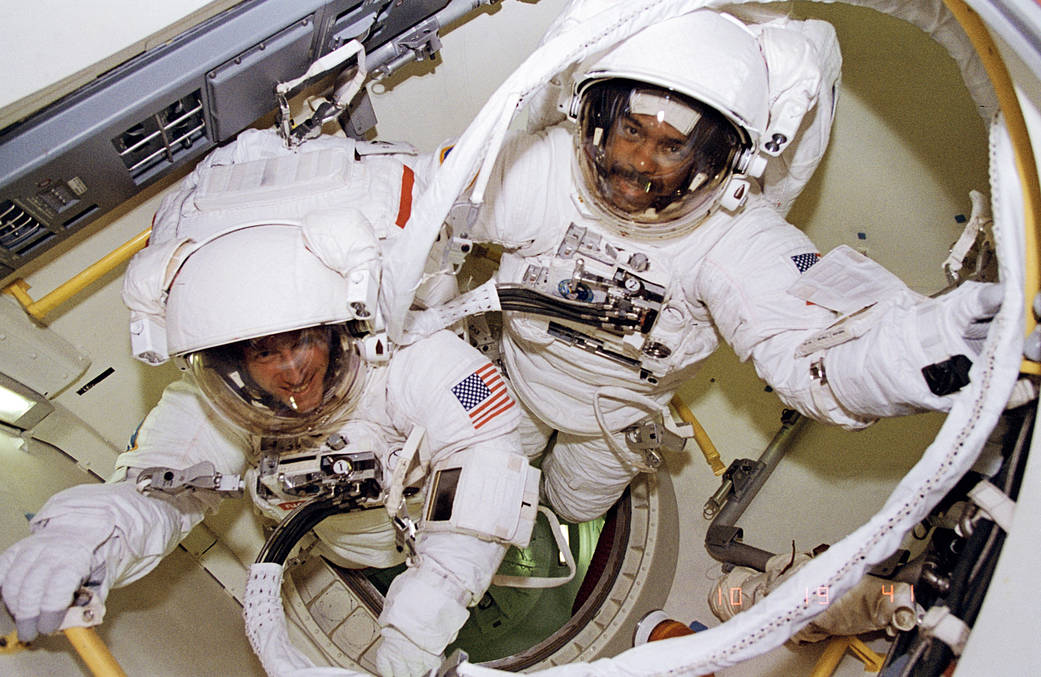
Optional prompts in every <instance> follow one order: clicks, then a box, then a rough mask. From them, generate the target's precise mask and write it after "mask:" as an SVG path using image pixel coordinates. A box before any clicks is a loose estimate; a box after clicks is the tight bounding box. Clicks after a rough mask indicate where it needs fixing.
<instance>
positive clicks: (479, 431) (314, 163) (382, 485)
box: [0, 132, 538, 675]
mask: <svg viewBox="0 0 1041 677" xmlns="http://www.w3.org/2000/svg"><path fill="white" fill-rule="evenodd" d="M365 153H371V155H367V156H366V155H365ZM356 155H361V156H362V157H361V159H356ZM408 162H411V159H408V160H407V161H404V162H403V161H402V159H401V158H399V157H396V156H394V155H392V154H390V155H388V154H386V151H385V150H381V149H380V148H376V150H375V151H373V148H372V147H371V146H368V145H366V144H361V143H358V144H356V143H355V142H354V141H350V140H345V139H321V140H318V141H317V142H309V143H308V144H304V145H303V146H302V147H301V148H300V149H299V150H297V151H288V150H286V149H285V148H283V147H282V146H281V144H280V142H279V141H278V139H277V138H275V137H274V135H273V134H271V133H269V132H256V133H252V132H249V133H245V134H244V135H243V136H242V137H240V139H239V140H238V141H237V142H236V143H235V144H233V146H231V147H229V148H225V149H222V150H220V151H217V152H216V153H215V154H214V155H212V156H210V157H209V158H208V159H207V160H206V161H204V162H203V163H202V164H201V165H200V167H199V168H198V169H197V170H196V171H195V172H194V173H193V174H192V175H191V176H190V177H189V178H188V179H187V180H186V182H185V183H184V185H183V186H182V188H181V190H179V191H178V192H176V193H174V194H173V195H172V196H170V197H168V198H167V199H166V200H165V201H164V203H163V205H162V208H161V209H160V211H159V213H158V215H157V220H156V223H155V227H154V229H153V240H152V241H151V243H150V245H149V246H148V247H146V248H145V249H144V250H142V252H140V253H139V254H138V255H137V256H136V257H135V259H134V260H133V261H132V262H131V265H130V267H129V269H128V271H127V275H126V278H125V282H124V299H125V300H126V302H127V304H128V306H129V307H130V308H131V310H132V328H131V331H132V334H133V335H134V337H135V348H136V349H137V352H138V354H139V355H142V356H144V357H146V358H147V359H148V360H149V361H152V362H159V361H161V360H162V359H163V358H164V357H165V356H166V355H169V356H173V357H174V358H175V360H177V361H178V362H179V364H180V365H181V367H182V369H183V370H185V372H186V375H185V378H183V379H182V380H180V381H177V382H175V383H173V384H172V385H170V386H169V387H168V388H167V389H166V391H165V392H164V394H163V396H162V399H161V401H160V402H159V403H158V405H157V406H156V407H155V408H154V409H153V410H152V411H151V412H150V413H149V415H148V416H147V418H146V419H145V420H144V421H143V423H142V425H141V426H140V428H139V430H138V432H137V433H136V434H135V439H134V443H133V447H132V448H131V449H130V450H129V451H127V452H126V453H124V454H122V455H121V456H120V457H119V458H118V460H117V464H116V465H117V477H116V479H115V481H111V482H109V483H106V484H102V485H83V486H77V487H73V488H71V489H69V490H66V491H63V492H61V493H59V494H57V495H55V496H53V497H52V498H51V499H50V500H49V501H48V502H47V503H46V505H45V506H44V507H43V508H42V509H41V510H40V511H39V512H38V513H37V514H36V515H35V517H34V518H33V520H32V522H31V529H32V532H33V533H32V535H31V536H29V537H27V538H25V539H23V540H22V541H20V542H19V543H16V544H15V545H14V546H12V547H11V548H10V549H8V550H7V551H6V552H5V553H4V554H3V555H2V556H0V579H2V583H3V596H4V601H5V603H6V604H7V606H8V608H9V609H10V610H11V612H12V614H13V615H14V617H15V619H16V622H17V626H18V631H19V636H20V637H21V638H22V639H23V640H25V641H28V640H31V639H32V638H33V637H34V636H35V635H36V634H37V632H44V633H45V632H50V631H53V630H55V629H56V628H57V627H58V625H59V623H60V622H61V619H62V617H63V615H64V612H65V610H66V608H67V607H68V606H69V605H70V603H71V601H72V599H73V594H74V593H75V592H76V590H77V588H79V586H80V585H82V584H84V583H86V584H88V585H90V586H92V587H93V588H94V589H95V591H96V592H97V594H99V595H100V596H101V598H102V599H103V598H104V597H105V595H106V594H107V592H108V590H109V589H110V588H112V587H114V586H118V585H125V584H127V583H129V582H131V581H133V580H135V579H137V578H139V577H141V576H143V575H144V574H145V573H147V572H148V571H149V570H150V569H152V568H153V567H154V566H155V565H156V564H157V563H158V561H159V560H160V559H161V558H162V557H163V556H165V555H166V554H167V553H168V552H170V551H171V550H172V549H173V547H174V546H175V545H176V544H177V543H178V542H179V541H180V540H181V539H182V537H184V536H185V535H186V534H187V533H188V532H189V531H190V530H191V529H192V527H194V526H195V525H196V524H197V523H198V522H199V521H200V520H201V519H202V518H203V516H204V514H205V513H206V512H207V511H209V510H213V509H215V508H216V506H217V504H218V503H219V501H220V500H221V497H222V494H223V493H225V492H224V489H225V488H227V487H226V486H225V485H227V483H228V482H227V478H229V477H244V480H243V482H242V484H244V485H245V486H244V489H245V490H246V491H248V493H249V494H250V496H251V498H252V499H253V502H254V504H255V505H256V507H257V508H258V510H259V511H260V512H261V513H262V514H264V515H266V516H268V517H271V518H274V519H276V520H279V519H282V518H283V517H285V516H286V515H287V514H289V512H290V511H291V510H292V509H293V508H294V507H295V506H296V505H299V504H300V503H302V502H305V501H306V500H308V499H310V498H311V497H313V496H314V495H318V494H320V493H321V492H323V491H324V490H325V488H326V487H327V486H332V485H337V482H339V484H338V485H337V486H341V487H343V486H346V487H348V488H351V490H353V491H354V492H355V494H356V495H354V496H353V497H352V508H353V509H352V511H350V512H345V513H342V514H337V515H334V516H332V517H330V518H328V519H326V520H325V521H324V522H322V523H321V524H319V525H318V526H317V527H316V528H315V529H314V532H315V534H316V536H317V538H318V548H319V552H320V553H321V554H322V555H323V556H325V557H327V558H328V559H330V560H332V561H333V562H334V563H336V564H338V565H341V566H346V567H354V568H358V567H366V566H376V567H388V566H392V565H396V564H399V563H400V562H402V561H405V560H406V559H407V562H408V564H409V568H408V569H407V570H406V571H405V572H404V573H401V574H400V575H398V576H397V577H396V578H395V579H394V581H393V583H392V584H391V586H390V589H389V591H388V593H387V596H386V601H385V606H384V609H383V612H382V614H381V616H380V625H381V636H382V643H381V645H380V646H379V648H378V650H377V653H376V663H377V665H378V667H379V671H380V673H381V674H384V675H416V674H425V673H426V671H428V670H429V669H431V668H432V667H436V666H437V665H439V664H440V660H441V658H440V656H441V653H442V651H443V649H444V648H445V646H446V645H447V644H448V643H449V642H450V641H451V640H452V639H454V637H455V635H456V633H457V631H458V630H459V628H460V627H461V626H462V625H463V623H464V622H465V621H466V619H467V616H468V611H467V607H468V606H469V605H471V604H474V603H476V602H477V601H478V600H479V599H480V598H481V597H482V595H483V593H484V591H485V589H486V588H487V587H488V585H489V583H490V582H491V580H492V577H493V575H494V574H495V571H496V569H497V568H498V565H499V563H500V561H501V559H502V557H503V555H504V553H505V551H506V548H507V547H508V546H509V545H510V544H516V545H525V544H526V543H527V540H528V538H529V536H530V532H531V528H532V524H533V523H534V514H535V511H536V509H537V506H536V504H537V491H538V490H537V486H538V471H537V470H536V469H534V468H531V467H530V466H529V465H528V462H527V459H526V458H525V457H524V455H522V454H521V452H520V445H519V440H518V437H517V435H516V432H515V428H516V424H517V419H518V416H517V410H518V407H517V406H516V405H515V403H514V400H513V399H512V397H511V396H510V395H509V393H508V392H507V390H506V388H505V386H504V384H503V383H502V380H501V377H500V376H499V374H498V372H497V370H496V369H495V368H494V366H492V365H491V364H490V363H489V362H488V360H487V358H485V357H484V356H483V355H481V354H480V353H479V352H478V351H476V350H474V349H473V348H472V347H471V346H469V345H467V343H466V342H465V341H463V340H461V339H460V338H459V337H457V336H456V335H455V334H453V333H451V332H448V331H442V332H438V333H436V334H434V335H432V336H430V337H428V338H427V339H424V340H422V341H419V342H416V343H414V344H412V345H409V346H408V347H405V348H397V347H394V346H392V345H390V344H388V343H387V342H386V339H385V338H384V337H382V336H381V335H380V333H379V327H380V320H379V315H378V312H377V311H376V308H377V304H376V303H375V298H374V295H375V293H376V291H377V290H378V283H379V274H380V268H379V264H380V258H379V257H380V248H381V245H382V242H383V239H385V238H387V237H392V236H395V235H396V233H399V232H400V228H399V227H398V226H397V225H395V222H394V218H395V216H396V215H397V214H398V211H399V209H400V207H401V205H402V204H407V203H408V202H409V200H410V197H411V190H412V188H413V184H412V182H411V181H404V182H403V181H402V176H403V175H404V176H407V175H408V174H409V172H411V171H412V169H411V168H409V166H408ZM399 198H404V199H399ZM405 216H406V217H407V214H406V215H405ZM146 339H147V340H146ZM323 459H325V460H328V461H329V462H324V461H323ZM200 464H202V465H200ZM304 464H310V465H309V466H308V467H309V472H308V473H298V472H295V468H296V467H298V466H300V465H304ZM200 468H208V469H209V471H210V474H209V478H211V479H213V482H212V484H207V485H205V487H204V486H203V485H200V483H198V482H195V483H194V484H192V483H191V482H186V483H185V484H186V486H181V487H163V490H157V485H156V482H157V479H158V478H159V477H161V476H164V475H165V476H167V477H169V476H171V475H178V474H183V475H184V476H185V477H186V478H189V479H190V478H192V477H195V475H196V474H197V473H199V472H201V471H200V470H199V469H200ZM156 469H161V470H162V471H163V472H159V473H157V472H156ZM167 471H169V473H170V474H166V472H167ZM221 478H223V479H221ZM217 480H220V481H217ZM341 480H342V481H341ZM352 482H353V483H352ZM187 485H190V486H187ZM231 489H234V487H231ZM232 493H235V492H232ZM239 493H241V491H240V492H239ZM388 497H395V500H393V501H391V502H388ZM395 523H396V524H397V527H395ZM397 544H400V545H401V547H397Z"/></svg>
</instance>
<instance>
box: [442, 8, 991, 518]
mask: <svg viewBox="0 0 1041 677" xmlns="http://www.w3.org/2000/svg"><path fill="white" fill-rule="evenodd" d="M814 23H816V24H820V22H814ZM825 25H826V24H825ZM815 30H819V26H818V27H817V28H815ZM815 50H816V48H815V46H814V45H813V44H812V43H811V42H810V41H809V40H808V39H807V38H806V37H805V32H804V30H803V28H802V24H801V22H796V21H790V22H789V21H779V22H773V23H768V24H763V25H745V24H742V23H741V22H739V21H737V20H736V19H734V18H733V17H730V16H728V15H725V14H720V13H716V12H713V11H698V12H694V13H691V14H687V15H683V16H681V17H677V18H674V19H671V20H668V21H665V22H662V23H660V24H656V25H654V26H651V27H649V28H647V29H644V30H643V31H642V32H640V33H638V34H637V35H635V36H634V37H632V38H630V39H629V40H628V41H626V42H624V43H622V44H621V45H619V46H617V47H615V48H614V49H611V50H609V51H608V52H607V53H606V54H602V55H599V56H598V57H595V58H593V59H590V61H589V62H588V63H584V64H581V65H580V66H579V67H578V68H577V69H576V70H575V73H576V74H575V76H574V83H573V88H572V91H571V93H570V100H569V101H566V102H565V103H564V104H563V106H562V108H563V110H564V111H565V112H566V113H567V114H568V115H569V117H570V118H571V120H572V122H573V124H571V125H569V124H568V123H565V124H562V125H558V126H555V127H551V128H549V129H548V130H545V131H543V132H539V133H534V134H517V135H514V136H512V137H510V138H508V139H507V141H506V144H505V145H504V148H503V152H502V154H501V155H500V157H499V159H498V162H497V165H496V169H495V170H494V172H493V174H492V176H491V179H490V181H489V182H488V186H487V189H486V192H485V195H484V203H483V205H482V207H481V209H480V211H479V212H478V213H477V215H476V216H473V215H472V210H470V212H469V213H468V212H466V209H465V205H463V206H462V209H460V210H458V212H459V213H460V214H461V216H456V215H455V214H453V220H454V222H455V224H456V227H457V229H459V230H462V231H464V232H466V233H467V234H468V236H469V237H471V238H473V239H474V240H479V241H491V242H495V243H498V244H500V245H501V246H502V248H503V255H502V259H501V263H500V267H499V271H498V273H497V281H496V282H497V284H496V286H497V292H498V297H499V302H500V304H501V307H502V309H503V311H504V321H503V324H504V330H503V337H502V341H501V351H502V363H503V366H504V371H505V373H506V374H507V376H508V378H509V381H510V383H511V386H512V388H513V390H514V392H515V394H516V396H517V397H518V399H519V400H520V401H521V403H522V404H523V405H524V407H525V409H526V411H527V413H528V416H527V417H526V418H525V419H524V420H522V423H521V431H522V437H523V438H524V444H525V451H526V452H528V453H529V454H532V455H534V454H537V453H540V452H541V451H542V450H543V449H544V447H545V444H546V441H547V440H548V437H549V435H550V433H551V432H552V431H553V430H556V431H558V434H557V437H556V442H555V445H554V447H553V450H552V452H550V453H548V454H547V455H546V457H545V458H544V460H543V463H542V471H543V479H544V486H543V490H544V495H545V497H546V498H548V500H549V502H550V504H551V505H552V507H553V508H554V510H556V511H557V512H558V514H560V515H561V516H562V517H564V518H567V519H571V520H576V521H581V520H586V519H590V518H593V517H596V516H597V515H600V514H602V513H603V512H604V511H606V510H607V509H608V508H609V507H610V506H611V505H612V503H614V501H615V500H616V499H617V498H618V497H619V496H620V494H621V493H622V491H623V490H624V489H625V487H626V486H627V484H628V483H629V481H630V480H631V479H632V477H633V476H634V475H635V474H636V473H637V472H639V471H641V470H652V469H653V468H654V467H655V466H656V464H657V463H660V455H656V454H655V450H654V449H653V444H650V445H648V444H646V441H647V435H646V434H644V432H643V431H646V428H645V423H653V422H654V417H658V418H657V420H658V421H659V422H660V421H662V419H661V416H662V413H661V409H662V408H664V407H665V406H666V405H667V403H668V402H669V400H670V398H671V397H672V395H673V394H674V392H675V391H676V389H677V388H678V387H679V386H680V385H681V384H682V383H684V382H685V381H687V380H688V379H690V378H691V377H692V376H693V375H694V373H695V371H696V369H697V365H698V363H700V362H701V361H702V360H704V359H705V358H706V357H707V356H708V355H709V354H710V353H712V352H713V351H714V350H715V349H716V347H717V345H718V339H719V337H722V338H723V339H724V340H725V341H726V342H727V343H729V344H730V345H731V346H732V347H733V349H734V350H735V352H736V353H737V355H738V356H739V357H740V359H742V360H747V359H751V360H752V361H753V363H754V365H755V367H756V370H757V372H758V373H759V375H760V376H761V377H762V378H763V379H765V380H766V381H767V382H768V383H769V384H770V385H771V386H773V388H774V389H775V391H776V392H777V393H778V395H779V396H780V397H781V399H782V400H783V401H784V402H785V403H786V404H787V405H789V406H792V407H794V408H796V409H798V410H799V411H801V412H803V413H804V414H807V415H809V416H811V417H813V418H815V419H818V420H824V421H830V422H834V423H838V424H840V425H843V426H845V427H848V428H859V427H863V426H865V425H868V424H869V423H870V422H871V421H873V420H874V419H876V418H878V417H880V416H891V415H899V414H905V413H910V412H913V411H920V410H926V409H928V410H943V409H946V408H949V402H948V398H946V397H945V396H946V395H947V394H949V393H950V392H953V390H956V389H957V388H958V387H960V386H961V385H964V383H965V382H966V381H965V379H966V378H967V373H966V370H967V367H968V363H970V362H971V357H972V356H973V355H974V354H975V353H974V350H973V347H972V345H971V341H972V340H977V339H979V338H981V337H982V336H984V335H985V331H986V324H985V323H979V322H976V320H983V319H985V318H989V317H990V316H991V315H992V314H993V313H994V311H995V310H996V308H997V304H998V299H1000V290H999V289H997V288H990V287H987V286H984V285H976V284H967V285H963V286H962V287H961V288H959V289H957V290H955V291H954V292H951V293H949V294H946V295H945V296H943V297H940V298H937V299H927V298H925V297H923V296H921V295H919V294H916V293H914V292H912V291H911V290H910V289H908V288H907V287H906V286H905V285H904V284H903V283H902V282H900V281H899V280H898V279H896V278H895V277H894V276H893V275H892V274H890V273H888V272H886V271H885V270H884V269H882V268H881V267H880V266H878V265H876V264H874V263H872V262H871V261H870V260H868V259H866V258H865V257H863V256H860V255H859V254H857V253H856V252H853V251H852V250H850V249H848V248H844V247H843V248H839V249H838V250H836V251H835V252H833V253H832V254H829V255H828V256H827V257H824V258H823V259H821V256H820V254H819V253H818V251H817V248H816V247H815V246H814V245H813V243H812V242H810V241H809V240H808V239H807V238H806V236H805V235H804V234H803V233H802V232H801V231H799V230H798V229H797V228H795V227H793V226H792V225H790V224H788V223H787V222H786V221H785V220H784V218H783V215H782V214H781V213H779V212H782V211H784V209H785V207H786V204H787V198H786V199H784V200H776V199H768V198H767V197H766V196H764V194H763V193H762V192H760V186H759V185H758V184H757V182H756V181H755V177H756V176H757V175H759V174H760V173H761V172H762V171H763V169H764V166H765V164H766V157H765V156H772V157H776V156H778V155H781V154H782V153H783V152H784V151H785V150H786V149H787V148H788V147H789V145H790V144H791V143H792V142H793V141H794V140H796V139H795V137H796V133H797V130H799V128H800V122H801V121H802V120H803V117H804V115H805V114H806V113H807V112H808V111H809V110H810V109H812V107H813V106H814V105H815V103H816V101H817V94H818V93H819V91H820V89H821V88H825V89H826V88H828V87H830V86H831V84H832V83H830V82H828V81H827V80H826V79H824V78H822V75H821V74H822V72H823V70H822V67H821V66H820V64H819V63H817V62H816V61H815V60H814V55H815V54H817V53H816V51H815ZM818 56H820V55H818ZM821 58H823V57H821ZM793 83H795V84H793ZM829 100H830V97H829ZM829 119H830V118H829ZM572 130H573V131H572ZM782 203H783V204H782ZM956 356H960V357H956ZM927 365H933V366H932V367H931V368H930V370H929V374H928V375H927V377H926V378H923V372H922V369H923V368H924V367H927ZM945 378H946V379H948V380H947V381H944V379H945ZM648 415H651V417H652V419H650V420H648ZM667 415H668V414H667V413H666V414H665V416H667ZM657 430H661V428H660V427H659V428H657ZM652 436H653V435H652Z"/></svg>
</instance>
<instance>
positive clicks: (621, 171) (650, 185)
mask: <svg viewBox="0 0 1041 677" xmlns="http://www.w3.org/2000/svg"><path fill="white" fill-rule="evenodd" d="M607 175H608V176H614V177H617V178H620V179H623V180H625V181H631V182H633V183H636V184H638V185H639V186H640V187H641V188H642V189H643V191H644V192H645V193H655V194H660V193H661V192H662V191H663V190H664V189H665V183H664V181H662V180H661V179H658V178H655V177H654V176H651V175H650V174H645V173H643V172H640V171H637V170H636V169H634V168H633V167H631V166H629V165H623V164H620V163H617V162H616V163H614V164H612V165H611V166H610V167H608V168H607Z"/></svg>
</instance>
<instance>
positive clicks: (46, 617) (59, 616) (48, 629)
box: [36, 608, 68, 635]
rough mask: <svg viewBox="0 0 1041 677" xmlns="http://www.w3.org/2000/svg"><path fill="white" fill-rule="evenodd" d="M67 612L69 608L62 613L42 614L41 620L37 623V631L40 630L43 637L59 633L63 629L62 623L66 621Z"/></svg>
mask: <svg viewBox="0 0 1041 677" xmlns="http://www.w3.org/2000/svg"><path fill="white" fill-rule="evenodd" d="M66 611H68V609H67V608H66V609H62V610H61V611H43V612H41V613H40V618H39V619H38V620H37V621H36V629H37V630H39V632H40V634H41V635H49V634H51V633H52V632H55V631H57V630H58V628H59V627H61V623H62V621H64V620H65V613H66Z"/></svg>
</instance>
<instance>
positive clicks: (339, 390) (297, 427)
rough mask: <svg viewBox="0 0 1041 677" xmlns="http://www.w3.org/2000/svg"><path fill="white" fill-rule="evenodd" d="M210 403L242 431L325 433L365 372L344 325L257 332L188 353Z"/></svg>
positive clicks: (339, 417)
mask: <svg viewBox="0 0 1041 677" xmlns="http://www.w3.org/2000/svg"><path fill="white" fill-rule="evenodd" d="M188 364H189V368H190V371H191V373H192V375H193V376H194V377H195V380H196V382H197V383H198V384H199V387H200V388H201V389H202V391H203V393H205V394H206V396H207V397H208V398H209V401H210V402H211V404H212V405H213V406H214V408H215V409H216V410H217V411H218V412H219V413H220V414H222V415H223V416H224V417H225V418H227V419H228V420H230V421H231V422H232V423H233V424H235V425H237V426H239V427H240V428H242V429H244V430H246V431H247V432H250V433H254V434H258V435H265V436H276V437H285V436H297V435H309V434H326V433H329V432H332V431H333V430H335V429H336V428H337V427H338V426H339V425H340V424H341V423H342V418H343V416H344V414H346V413H347V412H348V411H349V410H350V409H351V408H352V407H353V406H354V404H355V403H356V401H357V398H358V397H359V396H360V393H361V386H362V384H363V382H364V376H365V370H364V364H363V362H362V359H361V356H360V355H359V353H358V349H357V344H356V342H355V339H354V338H353V337H352V336H351V334H350V332H349V331H348V330H347V328H346V326H345V325H342V324H341V325H324V326H318V327H308V328H305V329H298V330H295V331H287V332H282V333H279V334H271V335H268V336H261V337H259V338H254V339H248V340H244V341H238V342H236V343H231V344H227V345H223V346H217V347H216V348H208V349H206V350H200V351H196V352H194V353H191V354H190V355H189V356H188Z"/></svg>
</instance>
